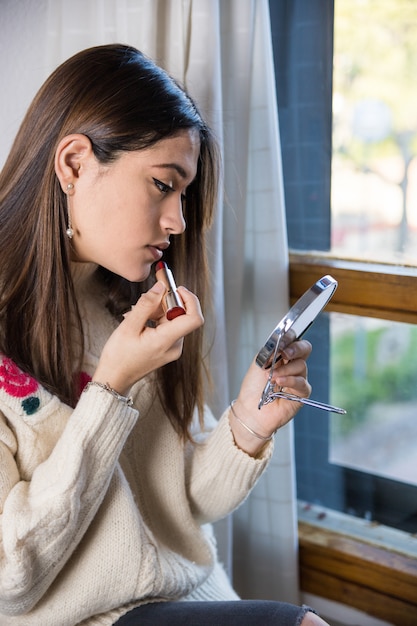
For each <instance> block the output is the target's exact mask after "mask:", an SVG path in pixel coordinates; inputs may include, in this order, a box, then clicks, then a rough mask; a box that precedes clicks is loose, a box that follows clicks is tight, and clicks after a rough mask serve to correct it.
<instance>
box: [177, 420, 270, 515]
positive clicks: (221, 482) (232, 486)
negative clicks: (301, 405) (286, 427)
mask: <svg viewBox="0 0 417 626" xmlns="http://www.w3.org/2000/svg"><path fill="white" fill-rule="evenodd" d="M206 423H208V424H209V426H208V427H209V429H210V432H208V433H207V432H206V433H205V434H204V433H203V434H202V435H200V436H197V437H196V439H197V443H196V444H194V445H192V446H190V448H189V450H188V454H187V455H186V468H187V469H186V481H187V489H188V494H189V500H190V503H191V507H192V510H193V514H194V515H195V516H196V518H197V519H198V521H199V522H200V523H205V522H213V521H216V520H218V519H221V518H222V517H224V516H226V515H228V514H229V513H230V512H232V511H233V510H234V509H236V508H237V507H238V506H239V505H240V504H241V503H242V502H243V501H244V500H245V498H246V497H247V496H248V494H249V493H250V491H251V490H252V488H253V487H254V485H255V483H256V481H257V480H258V478H259V477H260V476H261V474H262V473H263V471H264V470H265V468H266V466H267V465H268V462H269V460H270V458H271V456H272V452H273V441H271V442H269V443H268V444H267V445H266V446H265V447H264V448H263V450H262V452H261V454H260V455H258V457H256V458H253V457H251V456H249V455H248V454H246V453H245V452H244V451H242V450H241V449H240V448H238V447H237V446H236V444H235V441H234V438H233V434H232V430H231V428H230V424H229V410H227V411H225V413H224V414H223V416H222V417H221V419H220V420H219V422H218V423H217V422H215V420H214V418H213V417H212V416H211V414H209V415H208V419H207V420H206Z"/></svg>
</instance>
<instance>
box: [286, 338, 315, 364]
mask: <svg viewBox="0 0 417 626" xmlns="http://www.w3.org/2000/svg"><path fill="white" fill-rule="evenodd" d="M311 350H312V345H311V343H310V342H309V341H306V340H305V339H300V341H293V342H292V343H290V344H289V345H288V346H287V347H286V348H285V350H283V351H282V353H281V354H282V356H283V358H284V359H286V360H287V361H292V360H294V359H307V358H308V357H309V356H310V354H311Z"/></svg>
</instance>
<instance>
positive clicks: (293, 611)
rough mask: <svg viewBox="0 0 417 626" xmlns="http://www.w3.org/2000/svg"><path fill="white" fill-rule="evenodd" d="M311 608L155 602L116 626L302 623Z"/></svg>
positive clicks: (262, 603) (279, 604) (280, 625)
mask: <svg viewBox="0 0 417 626" xmlns="http://www.w3.org/2000/svg"><path fill="white" fill-rule="evenodd" d="M309 610H311V609H309V608H308V607H306V606H303V607H300V606H294V605H293V604H287V603H285V602H272V601H264V600H238V601H234V600H233V601H228V602H155V603H153V604H145V605H143V606H140V607H137V608H136V609H133V611H129V613H126V615H124V616H123V617H121V618H120V619H119V620H118V621H117V622H116V624H115V625H114V626H249V625H250V626H269V625H271V626H272V625H274V626H300V624H301V621H302V619H303V617H304V615H305V614H306V613H307V611H309Z"/></svg>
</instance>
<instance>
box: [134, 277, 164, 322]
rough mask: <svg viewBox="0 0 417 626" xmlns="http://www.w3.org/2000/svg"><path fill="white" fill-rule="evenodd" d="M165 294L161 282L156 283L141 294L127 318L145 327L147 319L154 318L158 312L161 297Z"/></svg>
mask: <svg viewBox="0 0 417 626" xmlns="http://www.w3.org/2000/svg"><path fill="white" fill-rule="evenodd" d="M165 292H166V287H165V285H164V283H163V282H162V281H160V280H159V281H158V282H156V283H155V284H154V285H152V287H151V288H150V289H149V290H148V291H146V292H145V293H143V294H142V295H141V296H140V298H139V300H138V301H137V302H136V304H135V305H134V306H133V307H132V310H131V312H130V313H128V314H127V317H129V318H130V319H132V318H134V319H135V322H136V323H138V324H140V325H145V324H146V323H147V321H148V320H149V319H152V318H153V317H155V315H156V314H157V313H158V312H159V311H160V306H161V301H162V296H163V295H164V293H165Z"/></svg>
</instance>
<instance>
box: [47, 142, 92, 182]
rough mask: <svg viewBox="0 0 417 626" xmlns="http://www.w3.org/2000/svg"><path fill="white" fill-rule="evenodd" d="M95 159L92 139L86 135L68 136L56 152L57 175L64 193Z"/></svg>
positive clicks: (60, 143)
mask: <svg viewBox="0 0 417 626" xmlns="http://www.w3.org/2000/svg"><path fill="white" fill-rule="evenodd" d="M91 158H95V157H94V153H93V148H92V145H91V141H90V139H89V138H88V137H87V136H86V135H81V134H73V135H66V136H65V137H64V138H63V139H61V141H60V142H59V144H58V147H57V149H56V152H55V173H56V175H57V177H58V180H59V182H60V185H61V188H62V190H63V191H64V193H67V191H68V188H67V185H68V184H70V183H73V182H74V180H75V179H77V178H78V177H79V176H80V170H81V167H82V165H84V164H85V163H86V162H87V160H89V159H91Z"/></svg>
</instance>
